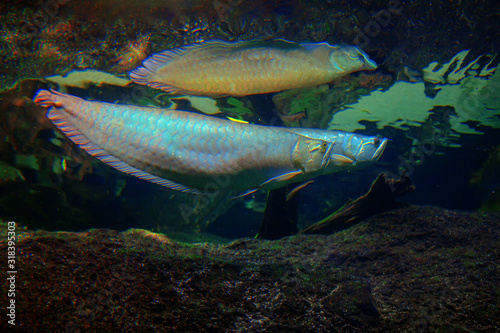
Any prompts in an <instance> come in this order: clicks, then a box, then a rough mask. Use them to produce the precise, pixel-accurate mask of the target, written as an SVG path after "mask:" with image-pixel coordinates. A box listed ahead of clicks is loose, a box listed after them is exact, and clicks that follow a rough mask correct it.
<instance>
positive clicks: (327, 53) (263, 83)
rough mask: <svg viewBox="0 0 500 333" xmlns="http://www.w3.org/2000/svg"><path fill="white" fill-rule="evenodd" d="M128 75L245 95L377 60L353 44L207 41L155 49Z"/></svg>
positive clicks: (320, 79) (179, 89) (195, 90)
mask: <svg viewBox="0 0 500 333" xmlns="http://www.w3.org/2000/svg"><path fill="white" fill-rule="evenodd" d="M143 66H144V67H140V68H138V69H136V70H134V71H132V72H131V73H130V78H131V80H132V81H134V82H136V83H138V84H143V85H148V86H150V87H153V88H157V89H162V90H164V91H167V92H172V93H179V94H187V95H203V96H228V95H231V96H244V95H252V94H263V93H271V92H277V91H282V90H287V89H296V88H304V87H310V86H316V85H319V84H323V83H328V82H331V81H332V80H334V79H336V78H339V77H342V76H344V75H346V74H349V73H352V72H355V71H360V70H364V69H368V70H372V69H375V68H377V65H376V64H375V62H374V61H372V60H371V59H370V58H369V57H368V56H367V55H366V53H364V52H363V51H362V50H361V49H359V48H358V47H355V46H332V45H329V44H328V43H317V44H307V43H303V44H297V43H293V42H289V41H285V40H281V39H278V40H273V41H240V42H225V41H221V40H212V41H206V42H203V43H198V44H193V45H190V46H185V47H182V48H177V49H173V50H166V51H163V52H162V53H158V54H155V55H153V56H151V57H150V58H148V59H146V60H145V61H144V62H143Z"/></svg>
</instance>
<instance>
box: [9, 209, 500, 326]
mask: <svg viewBox="0 0 500 333" xmlns="http://www.w3.org/2000/svg"><path fill="white" fill-rule="evenodd" d="M499 221H500V215H498V214H496V215H494V214H479V213H473V214H471V213H464V212H455V211H446V210H443V209H439V208H434V207H417V206H410V207H406V208H400V209H397V210H393V211H390V212H387V213H383V214H379V215H377V216H375V217H372V218H370V219H369V220H366V221H365V222H364V223H362V224H360V225H357V226H354V227H352V228H350V229H348V230H344V231H341V232H338V233H336V234H334V235H331V236H315V235H300V236H292V237H287V238H284V239H281V240H278V241H263V240H254V239H242V240H236V241H233V242H232V243H229V244H224V245H216V244H207V243H203V244H184V243H176V242H174V241H172V240H170V239H169V238H168V237H167V236H165V235H161V234H155V233H151V232H148V231H145V230H139V229H131V230H128V231H125V232H118V231H113V230H105V229H96V230H89V231H85V232H80V233H68V232H44V231H36V232H35V231H30V230H21V229H20V228H18V230H17V236H18V239H17V243H16V248H17V257H16V269H17V274H16V281H15V285H16V294H15V302H16V303H15V304H16V321H15V322H16V325H17V326H16V327H15V328H17V330H18V331H23V332H24V331H33V332H35V331H36V332H63V331H65V332H112V331H114V332H173V331H175V332H239V331H241V332H243V331H250V332H261V331H265V332H331V331H334V332H437V331H439V332H458V331H460V332H461V331H463V332H472V331H473V332H496V331H498V330H499V329H500V323H499V321H500V307H499V302H500V288H499V280H500V279H499V277H500V274H499V263H500V260H499V247H500V246H499V245H500V237H499V236H500V225H499ZM2 233H3V235H2V242H1V243H0V249H1V253H2V256H1V259H0V261H1V262H2V267H7V264H6V262H5V261H6V258H7V256H6V253H7V242H6V239H7V235H6V233H7V226H6V225H5V224H3V225H2ZM4 254H5V255H4ZM5 288H6V285H5V286H4V287H3V290H2V294H3V295H6V294H7V290H5ZM1 300H2V305H1V307H2V309H4V311H6V310H5V308H6V306H7V303H6V302H7V300H8V298H7V297H5V296H4V297H2V298H1ZM0 325H1V326H3V327H6V326H7V325H8V323H7V320H6V317H5V315H4V319H3V320H2V321H1V324H0ZM1 326H0V327H1ZM2 331H4V330H3V329H2Z"/></svg>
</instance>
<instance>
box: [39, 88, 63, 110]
mask: <svg viewBox="0 0 500 333" xmlns="http://www.w3.org/2000/svg"><path fill="white" fill-rule="evenodd" d="M57 96H65V95H64V94H61V93H59V92H57V91H55V90H50V91H48V90H39V91H38V92H37V93H36V96H35V99H34V101H35V103H36V104H38V105H40V106H43V107H45V108H48V107H51V106H55V107H56V108H60V107H61V106H62V103H61V101H59V99H58V98H57Z"/></svg>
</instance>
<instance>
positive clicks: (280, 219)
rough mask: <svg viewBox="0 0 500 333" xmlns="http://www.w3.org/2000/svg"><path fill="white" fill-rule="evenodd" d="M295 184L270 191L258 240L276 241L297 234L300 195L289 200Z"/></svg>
mask: <svg viewBox="0 0 500 333" xmlns="http://www.w3.org/2000/svg"><path fill="white" fill-rule="evenodd" d="M293 186H294V185H293V184H290V185H288V186H285V187H282V188H278V189H275V190H272V191H269V194H268V195H267V204H266V210H265V212H264V218H263V220H262V224H261V226H260V230H259V233H258V234H257V236H256V238H258V239H268V240H275V239H280V238H283V237H286V236H290V235H293V234H295V233H297V220H298V200H299V199H298V197H299V196H298V195H295V196H293V197H292V198H290V199H289V200H287V194H288V193H289V190H290V188H293Z"/></svg>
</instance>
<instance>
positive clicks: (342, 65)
mask: <svg viewBox="0 0 500 333" xmlns="http://www.w3.org/2000/svg"><path fill="white" fill-rule="evenodd" d="M330 63H331V64H332V66H333V68H334V70H335V71H337V72H339V73H342V74H348V73H352V72H356V71H361V70H365V69H367V70H373V69H376V68H377V64H376V63H375V61H373V60H371V59H370V58H369V57H368V55H367V54H366V53H365V52H363V51H362V50H361V49H360V48H358V47H356V46H342V47H336V48H332V50H331V51H330Z"/></svg>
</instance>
